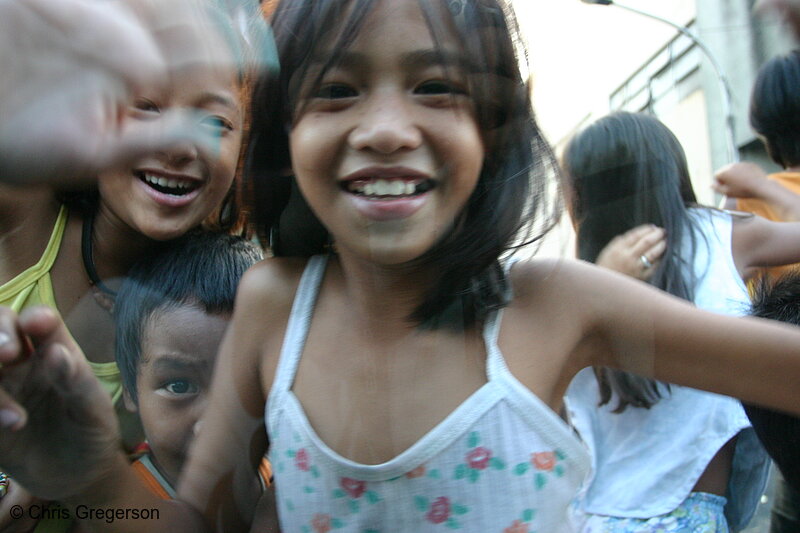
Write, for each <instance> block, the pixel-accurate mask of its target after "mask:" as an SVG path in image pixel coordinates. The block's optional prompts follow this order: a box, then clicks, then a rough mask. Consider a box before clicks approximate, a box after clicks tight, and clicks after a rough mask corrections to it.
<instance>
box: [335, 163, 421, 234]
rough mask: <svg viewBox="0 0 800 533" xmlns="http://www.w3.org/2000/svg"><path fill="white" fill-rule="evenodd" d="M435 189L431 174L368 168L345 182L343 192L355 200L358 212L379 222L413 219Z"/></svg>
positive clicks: (353, 174)
mask: <svg viewBox="0 0 800 533" xmlns="http://www.w3.org/2000/svg"><path fill="white" fill-rule="evenodd" d="M435 186H436V182H435V181H434V180H432V179H430V178H429V177H428V175H427V174H425V173H423V172H417V171H416V170H412V169H408V168H404V167H371V168H365V169H362V170H359V171H357V172H354V173H352V174H350V175H348V176H345V178H344V179H342V181H341V188H342V190H343V191H345V192H347V193H350V194H352V195H353V196H354V198H353V199H352V201H353V203H354V206H355V208H356V209H357V210H358V211H359V212H360V213H361V214H362V215H363V216H364V217H366V218H368V219H371V220H374V221H376V222H380V221H383V220H397V219H403V218H406V217H410V216H411V215H413V214H414V213H416V212H417V211H418V210H419V209H420V208H421V207H422V205H423V204H424V202H425V200H426V195H427V194H428V193H429V192H430V191H431V190H433V188H434V187H435Z"/></svg>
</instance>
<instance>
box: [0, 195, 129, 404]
mask: <svg viewBox="0 0 800 533" xmlns="http://www.w3.org/2000/svg"><path fill="white" fill-rule="evenodd" d="M68 218H69V210H68V209H67V208H66V206H61V209H60V210H59V212H58V218H57V219H56V224H55V227H54V228H53V233H52V234H51V235H50V240H49V241H48V243H47V247H46V248H45V250H44V253H43V254H42V257H41V258H39V261H38V262H37V263H36V264H35V265H33V266H31V267H29V268H27V269H26V270H24V271H22V272H21V273H19V274H18V275H17V276H15V277H14V278H12V279H11V280H9V281H8V282H7V283H5V284H3V285H0V305H5V306H7V307H10V308H11V309H13V310H14V311H16V312H18V313H19V312H20V311H22V310H23V309H25V308H27V307H32V306H34V305H49V306H50V307H52V308H54V309H58V307H57V306H56V298H55V294H54V293H53V283H52V281H51V280H50V269H52V268H53V263H55V261H56V257H58V251H59V250H60V249H61V241H62V240H63V238H64V229H65V228H66V227H67V219H68ZM89 365H90V366H91V367H92V370H93V371H94V375H95V376H97V379H99V380H100V382H101V383H102V384H103V387H104V388H105V389H106V390H107V391H108V393H109V394H110V395H111V399H112V400H113V401H114V403H116V402H117V400H119V398H120V397H121V396H122V378H121V377H120V374H119V369H118V368H117V364H116V363H114V362H111V363H93V362H91V361H89Z"/></svg>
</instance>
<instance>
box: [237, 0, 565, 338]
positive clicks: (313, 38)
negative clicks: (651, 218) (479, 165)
mask: <svg viewBox="0 0 800 533" xmlns="http://www.w3.org/2000/svg"><path fill="white" fill-rule="evenodd" d="M375 3H376V2H375V1H374V0H325V1H321V0H291V1H283V2H281V3H280V5H279V6H278V8H277V10H276V12H275V14H274V16H273V19H272V27H273V31H274V33H275V39H276V42H277V47H278V53H279V57H280V63H281V72H280V77H270V76H266V77H264V78H262V79H261V80H260V82H259V83H258V84H257V86H256V89H255V91H254V97H253V100H254V106H253V116H252V120H253V127H252V132H253V135H252V138H251V141H250V146H249V149H248V167H247V174H246V175H247V177H248V178H249V179H250V180H251V183H250V186H251V187H252V193H253V194H252V195H251V196H252V198H253V199H254V202H255V207H254V208H253V213H254V217H255V222H256V224H257V230H258V231H259V234H260V235H261V236H262V237H267V236H271V243H272V246H273V252H274V253H275V254H276V255H305V256H307V255H312V254H314V253H322V252H324V251H325V248H326V246H325V245H326V243H327V242H328V237H327V236H326V233H325V229H324V228H323V227H322V226H321V224H320V223H319V222H318V221H316V220H311V218H312V217H313V215H312V214H311V212H310V211H309V210H308V207H307V206H304V205H303V204H304V203H305V202H304V200H303V199H302V197H300V196H299V194H298V192H299V191H298V189H297V187H296V186H295V185H293V183H292V182H293V181H294V180H293V178H292V177H291V176H290V169H291V167H292V161H291V160H290V156H289V139H288V134H289V130H290V129H291V127H292V126H291V125H292V122H293V120H294V119H295V118H296V116H297V114H298V113H302V104H299V103H298V100H300V99H299V98H298V94H297V86H298V85H300V84H301V83H302V82H303V81H304V80H305V81H306V83H307V82H308V78H309V76H311V75H312V74H311V71H310V69H309V66H310V63H311V59H314V58H317V59H322V60H324V65H323V69H322V71H321V72H319V73H315V74H314V76H315V77H314V79H313V80H312V82H313V83H312V84H311V85H319V84H320V81H321V77H322V75H323V74H324V72H325V71H326V70H328V69H330V68H331V67H332V66H334V65H335V64H336V62H337V61H338V60H339V59H340V58H341V56H342V54H343V52H345V51H346V49H347V48H348V47H349V46H350V45H351V44H352V43H353V41H354V40H355V39H356V37H357V36H358V34H359V31H360V29H361V28H362V26H363V24H364V21H365V19H366V17H367V15H368V14H369V12H370V10H371V8H372V7H373V6H374V5H375ZM419 4H420V7H421V9H422V12H423V14H424V16H425V19H426V22H427V24H428V27H429V29H430V32H431V35H432V38H433V40H434V43H436V44H437V47H438V48H439V49H440V50H439V51H440V52H441V47H440V46H438V45H439V44H440V43H441V42H443V40H444V39H445V38H448V37H449V32H450V31H451V30H450V28H455V29H456V34H457V35H456V38H457V40H458V41H459V49H460V50H462V51H463V55H462V58H461V59H462V61H463V66H464V68H465V70H466V72H467V76H468V83H469V93H470V95H471V96H472V98H473V99H474V102H475V110H476V120H477V123H478V125H479V128H480V130H481V132H482V134H483V139H484V143H485V154H486V156H485V159H484V166H483V169H482V171H481V174H480V179H479V181H478V184H477V186H476V188H475V191H474V192H473V193H472V196H471V197H470V198H469V201H468V204H467V205H466V206H465V208H464V211H463V213H462V215H461V217H460V219H459V220H458V221H457V223H456V224H454V227H453V228H452V229H451V230H450V231H449V232H448V233H447V234H446V235H445V236H443V238H442V239H441V240H440V241H439V242H438V243H437V244H436V245H435V246H434V247H433V248H432V249H431V250H429V251H428V252H427V253H425V254H424V255H423V256H422V257H420V258H419V259H418V260H416V261H415V265H417V266H420V267H422V268H425V269H426V270H428V271H430V272H437V273H438V274H439V277H438V279H437V280H436V282H435V283H433V284H432V286H431V289H430V291H429V294H428V297H427V298H426V299H425V300H424V301H423V302H422V303H421V304H420V305H419V306H418V307H417V309H416V310H415V311H414V312H413V314H412V316H411V317H410V319H411V320H413V321H414V322H416V323H418V324H421V325H426V326H429V327H436V326H437V324H439V325H441V324H448V325H450V326H454V327H462V326H465V325H466V326H467V327H469V326H471V325H473V324H474V323H476V322H480V321H481V320H483V319H484V317H485V316H486V314H487V313H488V312H489V311H490V310H492V309H496V308H499V307H502V306H503V305H505V303H506V280H505V274H504V272H503V270H502V269H501V267H500V263H499V258H500V257H501V255H502V254H504V253H505V252H507V251H509V250H510V249H512V248H515V247H517V246H520V245H521V244H522V243H530V242H533V241H537V240H538V239H539V238H540V237H541V236H542V235H543V234H544V233H545V231H546V230H547V229H549V228H550V227H552V225H553V224H554V221H555V220H556V215H557V212H558V208H559V206H558V204H557V201H556V200H554V199H553V198H555V195H553V194H552V192H553V187H549V184H550V183H548V182H553V181H554V180H552V179H549V178H552V177H554V176H555V175H556V172H557V165H556V164H555V162H554V157H553V154H552V152H551V150H550V147H549V146H548V144H547V142H546V141H545V140H544V138H543V136H542V134H541V132H540V131H539V128H538V126H537V125H536V122H535V119H534V116H533V110H532V107H531V101H530V93H529V87H528V84H527V80H525V79H523V77H522V75H521V73H520V66H519V65H520V61H524V60H526V59H527V58H526V55H525V52H524V47H523V46H522V41H521V39H520V34H519V30H518V27H517V24H516V20H515V18H514V15H513V11H512V10H511V8H510V6H509V5H508V4H507V3H506V2H505V1H504V0H419ZM442 57H443V64H447V63H446V62H445V61H444V53H443V52H442ZM312 90H314V89H312ZM304 211H306V213H303V212H304ZM298 213H300V215H298ZM298 219H303V220H305V222H304V223H301V222H299V220H298ZM287 221H292V223H291V224H292V225H291V227H287V226H286V222H287ZM535 222H539V223H540V224H539V225H538V227H534V223H535ZM309 244H310V245H309ZM459 306H460V308H461V309H463V314H462V313H461V312H460V308H459ZM453 309H459V312H457V313H456V314H455V315H453V314H452V310H453Z"/></svg>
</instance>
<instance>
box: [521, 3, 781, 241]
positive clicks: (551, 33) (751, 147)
mask: <svg viewBox="0 0 800 533" xmlns="http://www.w3.org/2000/svg"><path fill="white" fill-rule="evenodd" d="M753 3H754V0H666V1H655V0H620V2H613V1H609V0H515V4H516V9H517V11H518V15H519V18H520V24H521V25H522V26H523V29H524V31H525V33H526V35H527V39H528V45H529V51H530V62H531V76H532V79H533V97H534V106H535V109H536V112H537V116H538V119H539V123H540V126H541V127H542V129H543V130H544V131H545V134H546V135H547V137H548V139H549V141H550V142H551V144H553V145H554V146H555V147H556V151H557V153H558V151H559V150H560V148H562V147H563V146H564V144H565V142H566V141H567V140H568V139H569V137H570V135H572V134H573V133H574V132H575V131H577V130H579V129H580V128H581V127H582V126H583V125H585V124H588V123H590V122H593V121H594V120H596V119H597V118H599V117H601V116H603V115H606V114H608V113H609V112H611V111H617V110H625V111H648V112H650V113H652V114H654V115H656V116H657V117H658V118H659V119H660V120H661V121H662V122H664V123H665V124H666V125H667V126H668V127H669V128H670V129H671V130H672V131H673V132H674V133H675V134H676V135H677V137H678V139H679V140H680V141H681V144H682V145H683V147H684V149H685V150H686V154H687V157H688V159H689V168H690V171H691V174H692V177H693V180H694V189H695V191H696V193H697V195H698V199H699V200H700V202H701V203H704V204H710V205H718V203H719V201H720V198H719V197H718V196H717V195H715V193H714V192H713V191H712V190H711V182H712V179H713V174H714V171H715V170H716V169H718V168H720V167H721V166H723V165H725V164H727V163H730V162H733V161H734V160H736V159H737V158H738V159H741V160H747V161H753V162H755V163H758V164H760V165H762V167H763V168H765V169H766V170H767V171H770V172H771V171H774V170H777V167H776V166H775V165H774V164H773V163H772V162H771V161H770V160H769V159H768V157H767V155H766V152H765V151H764V148H763V146H762V145H761V142H760V141H759V140H758V139H757V138H756V137H755V135H754V133H753V132H752V130H751V129H750V126H749V123H748V119H747V108H748V105H749V98H750V89H751V87H752V85H753V81H754V79H755V75H756V72H757V70H758V68H759V67H760V66H761V64H762V63H763V62H764V61H766V60H767V59H769V58H771V57H772V56H775V55H778V54H782V53H785V52H787V51H789V50H791V49H792V47H793V42H792V40H791V38H790V37H789V35H788V33H787V32H786V31H785V30H784V29H783V28H782V27H781V24H780V23H779V22H778V21H777V20H776V19H774V18H770V17H762V16H758V15H754V14H753V12H752V6H753ZM627 8H631V9H633V10H637V11H640V12H641V13H636V12H633V11H631V10H629V9H627ZM658 18H661V19H664V20H657V19H658ZM665 21H666V22H665ZM675 26H679V27H681V28H683V29H684V32H685V33H682V32H681V31H679V29H676V27H675ZM686 33H689V34H690V35H691V36H692V37H694V38H692V37H690V36H687V35H686ZM715 66H716V68H715ZM725 88H727V92H729V99H726V96H725V94H724V91H725ZM726 100H729V102H730V103H729V105H727V103H726ZM561 226H562V227H561V228H559V229H558V231H555V232H553V235H552V237H551V238H550V239H549V241H548V242H547V243H546V244H545V246H544V247H543V249H542V250H541V251H540V253H541V254H542V255H562V256H572V255H573V245H572V240H571V239H572V235H571V227H570V226H569V224H568V223H562V225H561Z"/></svg>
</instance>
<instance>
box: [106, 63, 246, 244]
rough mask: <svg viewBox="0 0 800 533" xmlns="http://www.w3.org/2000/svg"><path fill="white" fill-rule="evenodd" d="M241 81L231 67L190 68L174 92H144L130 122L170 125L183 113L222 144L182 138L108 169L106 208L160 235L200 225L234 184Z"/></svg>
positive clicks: (143, 230) (160, 237) (177, 81)
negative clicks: (214, 147)
mask: <svg viewBox="0 0 800 533" xmlns="http://www.w3.org/2000/svg"><path fill="white" fill-rule="evenodd" d="M238 86H239V82H238V78H237V76H236V73H235V72H233V71H232V70H225V71H223V70H220V69H218V68H216V69H215V68H207V67H206V68H200V67H197V68H187V69H185V70H182V71H180V72H179V73H177V74H176V75H175V79H174V81H173V83H172V84H171V87H170V88H169V89H168V90H164V91H161V92H158V93H154V94H149V93H148V94H144V95H142V96H140V97H139V98H138V99H137V100H136V102H135V104H134V105H133V106H131V109H130V110H129V113H128V117H127V119H126V120H127V123H126V127H129V128H136V127H137V126H139V125H140V124H144V123H152V122H154V121H161V123H162V124H164V127H165V128H166V127H169V126H168V125H169V124H171V123H172V121H173V120H174V117H176V116H177V115H178V114H181V115H185V116H186V117H188V118H189V119H191V121H192V124H193V127H196V128H198V129H200V131H206V132H208V133H209V134H210V135H213V136H214V137H215V138H217V139H218V142H219V145H218V150H215V151H214V153H211V151H209V150H207V149H203V148H201V147H200V146H199V145H197V144H195V143H192V142H183V143H179V144H175V145H172V146H169V147H165V148H164V149H163V150H161V151H159V152H156V153H153V154H151V155H148V156H146V157H143V158H142V159H141V160H139V161H138V162H137V163H136V164H135V165H134V167H133V168H132V169H119V170H116V171H110V172H106V173H103V174H101V175H100V176H99V179H98V187H99V189H100V196H101V202H102V206H101V207H104V208H105V209H103V211H104V212H105V213H106V214H107V215H109V216H110V217H111V218H113V219H117V220H119V221H121V222H122V223H123V224H124V225H125V226H128V227H130V228H132V229H133V230H135V231H136V232H138V233H140V234H142V235H144V236H146V237H148V238H150V239H155V240H168V239H172V238H175V237H177V236H179V235H182V234H183V233H185V232H186V231H188V230H189V229H191V228H193V227H195V226H197V225H199V224H200V223H201V222H202V221H203V220H204V219H205V218H206V217H207V216H208V215H209V214H210V213H211V212H212V211H213V210H214V209H215V208H216V207H217V206H219V205H220V204H221V203H222V201H223V198H224V197H225V195H226V194H227V193H228V191H229V190H230V188H231V185H232V183H233V178H234V175H235V172H236V165H237V163H238V159H239V150H240V147H241V135H242V131H241V129H242V112H241V109H240V102H239V97H238V90H239V87H238Z"/></svg>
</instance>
